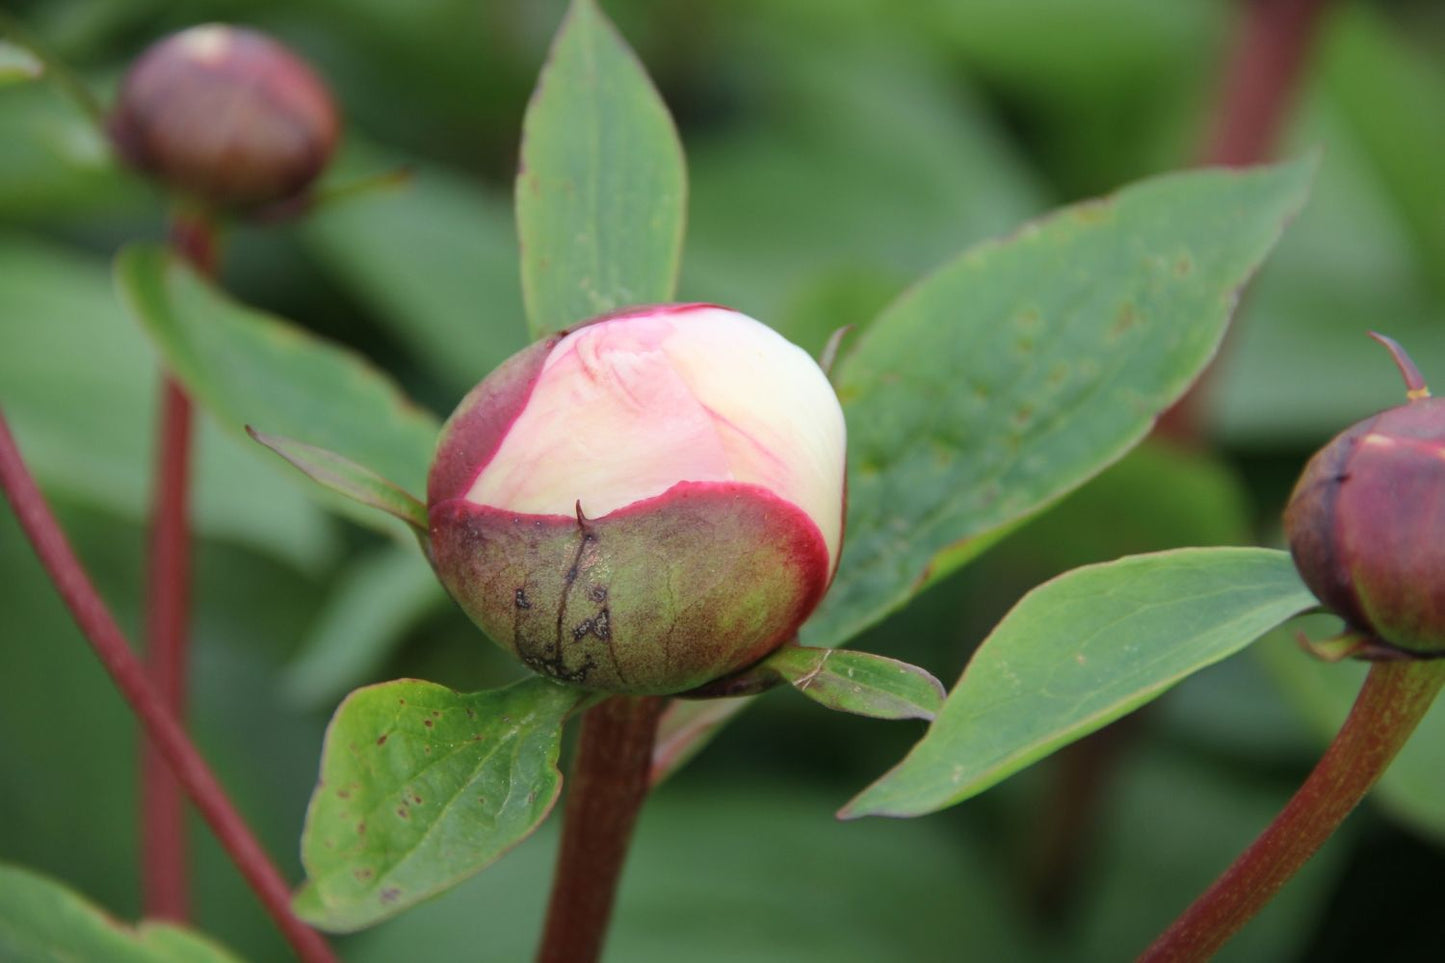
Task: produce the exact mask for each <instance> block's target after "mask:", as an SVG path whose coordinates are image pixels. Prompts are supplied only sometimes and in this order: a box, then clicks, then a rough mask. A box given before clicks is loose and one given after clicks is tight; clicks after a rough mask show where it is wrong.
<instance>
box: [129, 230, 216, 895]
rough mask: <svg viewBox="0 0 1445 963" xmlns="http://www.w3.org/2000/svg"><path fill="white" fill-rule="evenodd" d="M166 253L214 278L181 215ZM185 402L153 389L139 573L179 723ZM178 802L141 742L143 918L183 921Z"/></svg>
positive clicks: (208, 246)
mask: <svg viewBox="0 0 1445 963" xmlns="http://www.w3.org/2000/svg"><path fill="white" fill-rule="evenodd" d="M171 246H172V247H173V248H174V249H175V250H176V251H177V252H178V253H179V254H180V255H181V256H182V257H184V258H186V259H187V260H188V261H190V262H191V263H192V264H193V265H195V267H196V269H197V270H198V271H201V272H202V273H204V274H208V275H209V274H214V273H215V270H216V238H215V227H214V225H213V223H212V221H211V220H210V218H209V217H207V216H206V215H204V214H200V213H192V212H189V211H183V212H179V213H177V215H176V216H175V218H174V219H173V220H172V223H171ZM190 470H191V401H190V398H188V397H187V396H186V392H185V389H184V388H182V387H181V385H180V384H179V383H178V382H177V381H176V380H175V379H174V378H172V377H171V376H169V375H165V376H164V377H163V379H162V383H161V414H160V426H159V432H158V437H157V446H156V461H155V474H154V479H155V480H154V483H153V485H152V493H151V527H150V552H149V567H148V570H147V572H146V662H147V666H148V668H149V670H150V674H151V680H152V681H153V682H154V683H155V686H156V688H157V689H158V690H159V691H160V694H161V698H163V699H165V701H166V705H167V706H168V707H169V708H170V710H171V713H172V714H173V715H174V716H175V717H176V718H177V719H180V720H181V721H182V723H184V721H185V718H186V680H187V675H188V672H187V670H188V666H189V661H190V660H189V658H188V652H189V648H190V620H191V530H190V487H191V486H190ZM189 848H190V847H189V846H188V845H187V838H186V805H185V796H184V794H183V793H182V791H181V787H180V784H179V783H177V782H176V780H175V777H173V776H172V775H171V772H170V769H169V767H168V766H167V765H166V761H165V759H164V758H162V756H161V755H160V753H159V752H158V751H157V749H156V747H155V746H154V745H153V744H151V743H150V742H149V741H147V742H146V743H145V744H144V746H143V747H142V749H141V854H142V855H141V861H142V862H141V880H142V891H143V894H144V904H145V911H146V915H147V916H153V917H157V918H161V919H171V920H185V919H186V918H187V917H189V915H190V873H189V858H188V852H189Z"/></svg>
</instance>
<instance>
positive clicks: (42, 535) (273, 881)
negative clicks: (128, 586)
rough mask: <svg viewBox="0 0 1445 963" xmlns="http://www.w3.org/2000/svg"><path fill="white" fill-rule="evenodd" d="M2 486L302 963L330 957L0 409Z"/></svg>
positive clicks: (101, 652) (98, 650)
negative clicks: (85, 560)
mask: <svg viewBox="0 0 1445 963" xmlns="http://www.w3.org/2000/svg"><path fill="white" fill-rule="evenodd" d="M0 488H3V489H4V492H5V496H6V498H7V499H8V500H9V502H10V505H11V507H12V508H13V509H14V511H15V515H16V517H17V518H18V519H19V521H20V527H21V528H22V529H23V530H24V531H25V534H26V536H27V537H28V538H29V539H30V542H31V544H32V545H33V546H34V547H35V554H36V555H37V556H39V558H40V562H41V564H42V565H44V566H45V570H46V571H47V572H49V573H50V577H51V579H52V580H53V581H54V582H55V587H56V588H57V589H58V590H59V592H60V596H61V598H62V599H63V600H64V601H65V604H66V606H67V607H68V608H69V609H70V612H71V615H72V616H73V617H74V618H75V621H76V624H77V625H79V626H80V630H81V632H82V633H84V635H85V637H86V639H87V640H88V641H89V642H90V645H91V648H93V649H94V650H95V654H96V655H97V656H98V657H99V658H100V661H101V663H102V664H103V665H104V666H105V668H106V671H107V672H109V673H110V677H111V679H112V680H113V681H114V682H115V685H116V688H118V689H119V690H120V692H121V695H122V696H124V697H125V700H126V702H127V703H129V704H130V707H131V710H132V711H133V712H134V713H135V714H136V717H137V718H138V719H139V720H140V722H141V725H142V726H144V728H145V732H146V735H147V736H148V737H149V738H150V740H151V742H152V743H153V744H154V745H155V746H156V748H157V749H158V750H159V751H160V753H161V754H162V755H163V756H164V757H165V759H166V761H167V762H168V763H169V764H170V767H171V771H172V773H173V774H174V775H175V777H176V778H177V779H178V780H179V782H180V784H181V786H182V787H184V789H185V791H186V795H187V796H189V797H190V800H191V802H192V803H194V804H195V806H196V808H197V809H198V810H200V813H201V815H202V817H204V818H205V820H206V823H207V824H208V825H209V826H210V827H211V830H212V831H213V832H214V833H215V834H216V838H217V839H218V840H219V841H220V843H221V846H222V847H223V848H224V849H225V850H226V852H227V853H228V854H229V855H230V856H231V859H232V860H233V861H234V862H235V864H236V868H237V869H239V870H240V871H241V875H242V876H244V877H245V878H246V882H247V883H249V884H250V886H251V888H252V889H253V890H254V891H255V892H256V895H257V896H258V897H259V898H260V900H261V903H262V904H263V905H264V906H265V908H266V910H267V912H269V913H270V914H271V916H272V918H273V919H274V920H275V921H276V924H277V926H278V927H279V928H280V930H281V932H282V934H283V935H284V936H285V937H286V939H287V941H288V942H289V943H290V944H291V946H292V948H293V949H294V950H295V951H296V955H297V956H298V957H299V958H300V959H301V960H302V961H304V963H335V957H334V956H333V955H332V953H331V950H330V948H329V947H328V946H327V944H326V940H325V939H324V938H323V937H322V936H321V934H319V933H317V932H316V931H315V930H313V929H311V928H310V927H309V926H307V925H306V924H305V923H303V922H302V921H301V920H300V919H298V918H297V917H296V915H295V914H294V913H292V912H291V892H290V888H289V887H288V886H287V884H286V880H285V879H283V878H282V876H281V873H280V872H279V871H278V870H277V869H276V867H275V865H274V864H272V862H271V860H270V857H268V856H267V855H266V853H265V851H264V850H263V849H262V848H261V844H260V843H259V842H257V840H256V837H255V836H254V835H252V833H251V830H250V829H249V828H248V827H247V825H246V822H245V820H244V819H243V818H242V817H241V814H240V813H239V812H237V811H236V808H235V806H233V805H232V804H231V800H230V799H229V798H228V797H227V795H226V791H225V790H224V789H222V788H221V784H220V783H219V782H217V781H216V777H215V776H214V775H213V774H212V773H211V770H210V769H209V767H207V765H206V762H205V760H204V759H203V758H202V757H201V754H200V752H199V751H197V749H196V747H195V746H194V745H193V744H192V743H191V741H190V739H189V737H188V736H187V735H186V732H185V730H184V729H183V728H182V727H181V724H180V722H179V721H178V720H177V719H176V717H175V714H174V713H172V712H171V710H170V708H169V706H168V705H167V704H166V701H165V699H164V698H163V697H162V696H161V693H160V691H159V690H158V689H157V688H156V686H155V685H154V683H152V681H151V679H150V678H149V676H148V674H147V672H146V668H145V666H144V665H143V664H142V663H141V661H140V659H139V658H137V657H136V655H135V653H134V652H133V651H132V650H131V647H130V644H129V643H128V642H127V641H126V638H125V635H124V634H123V633H122V632H121V630H120V627H119V626H117V625H116V622H115V619H114V617H113V616H112V615H111V614H110V610H109V609H108V608H106V605H105V602H104V601H103V600H102V599H101V597H100V595H99V593H98V592H96V590H95V586H94V585H92V584H91V582H90V579H89V578H88V577H87V576H86V574H85V570H84V568H83V567H82V566H81V564H80V560H79V559H78V558H76V556H75V552H74V550H73V549H71V547H70V544H69V542H67V541H66V538H65V534H64V533H63V532H62V531H61V529H60V526H59V524H58V523H57V522H56V520H55V516H54V514H52V513H51V511H50V506H49V505H47V504H46V502H45V498H44V496H43V495H41V493H40V489H39V487H38V486H37V485H36V484H35V479H34V478H33V477H32V476H31V474H30V471H29V469H27V468H26V467H25V462H24V460H23V459H22V458H21V456H20V450H19V448H18V447H17V446H16V444H15V439H14V437H13V436H12V435H11V434H10V426H9V424H8V423H7V422H6V420H5V416H4V413H3V412H0Z"/></svg>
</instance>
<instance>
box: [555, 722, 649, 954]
mask: <svg viewBox="0 0 1445 963" xmlns="http://www.w3.org/2000/svg"><path fill="white" fill-rule="evenodd" d="M666 701H667V700H665V699H663V698H661V697H658V696H613V697H612V698H610V699H607V700H606V701H604V702H602V703H599V704H598V705H596V706H594V707H593V708H591V709H589V710H587V714H586V715H584V716H583V717H582V734H581V737H580V738H579V739H578V742H577V755H576V757H575V758H574V759H573V761H572V777H571V780H570V781H569V784H568V786H569V788H568V791H567V815H566V820H565V822H564V824H563V827H562V844H561V847H560V848H559V849H558V852H557V868H556V872H555V875H554V876H553V878H552V899H551V902H550V903H549V904H548V906H547V923H546V927H545V929H544V930H543V933H542V947H541V949H540V950H539V951H538V953H537V961H538V963H595V961H596V960H598V959H599V958H600V957H601V955H602V943H603V940H604V939H605V938H606V936H607V924H608V922H609V920H610V919H611V917H612V904H613V901H614V899H615V897H616V895H617V883H618V880H619V879H620V878H621V876H622V864H623V862H624V861H625V860H626V858H627V846H628V842H629V841H630V840H631V838H632V827H633V826H634V825H635V824H636V822H637V814H638V812H639V811H640V810H641V809H642V803H643V801H644V800H645V799H646V798H647V789H648V775H649V772H650V770H651V767H652V745H653V741H654V740H655V739H656V738H657V720H658V718H659V717H660V716H661V715H662V709H663V706H664V705H665V704H666Z"/></svg>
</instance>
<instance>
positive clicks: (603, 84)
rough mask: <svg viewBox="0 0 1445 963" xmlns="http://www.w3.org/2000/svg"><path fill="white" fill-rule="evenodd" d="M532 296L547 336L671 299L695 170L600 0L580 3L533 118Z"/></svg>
mask: <svg viewBox="0 0 1445 963" xmlns="http://www.w3.org/2000/svg"><path fill="white" fill-rule="evenodd" d="M516 189H517V230H518V234H519V235H520V237H521V242H522V297H523V301H524V303H525V304H526V306H527V317H528V320H529V323H530V326H531V330H532V334H533V336H535V337H541V336H543V335H545V334H548V333H550V332H552V331H557V330H560V329H562V328H565V327H567V326H569V325H571V324H575V323H576V322H578V321H582V320H585V319H587V318H590V317H593V316H594V315H598V314H605V313H607V312H608V311H614V310H616V309H618V308H621V307H625V306H627V305H632V304H647V303H655V302H660V301H670V300H672V297H673V291H674V289H675V287H676V284H677V272H678V266H679V264H680V261H681V258H682V235H683V222H684V217H685V209H684V204H685V198H686V194H687V174H686V168H685V166H684V162H683V157H682V145H681V144H680V143H679V142H678V139H677V131H676V129H675V128H674V127H673V124H672V118H671V116H669V114H668V112H667V107H666V106H665V105H664V104H663V102H662V99H661V98H660V97H659V96H658V94H657V90H656V89H655V88H654V87H653V86H652V81H651V80H649V79H648V76H647V72H646V71H645V70H644V69H643V67H642V64H641V63H639V62H638V60H637V57H636V55H635V54H633V52H632V51H631V50H630V49H629V48H628V47H627V44H626V42H625V41H624V40H623V39H622V37H621V36H619V35H618V33H617V29H616V28H615V27H613V26H612V24H611V23H610V22H609V21H608V20H607V18H606V17H605V16H604V15H603V13H602V12H601V11H600V10H599V9H598V8H597V5H596V3H594V2H593V0H573V2H572V5H571V7H570V8H569V9H568V11H567V16H566V18H565V19H564V20H563V21H562V26H561V28H560V29H559V30H558V32H557V37H556V39H555V40H554V41H553V43H552V50H551V54H550V56H549V58H548V61H547V64H546V66H545V67H544V68H543V69H542V75H541V77H540V78H539V79H538V81H537V89H536V91H535V93H534V94H533V95H532V101H531V103H530V104H528V106H527V114H526V117H525V119H524V120H523V123H522V160H521V167H520V170H519V171H518V173H517V188H516Z"/></svg>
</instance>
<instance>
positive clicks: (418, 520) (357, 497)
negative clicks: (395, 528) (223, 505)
mask: <svg viewBox="0 0 1445 963" xmlns="http://www.w3.org/2000/svg"><path fill="white" fill-rule="evenodd" d="M246 433H247V434H248V435H250V436H251V437H252V438H254V439H256V441H257V442H259V443H260V444H262V445H265V446H266V447H267V448H269V449H271V450H272V451H274V452H275V453H276V454H278V455H280V456H281V457H282V458H284V459H286V460H287V461H288V462H290V463H291V464H292V465H294V466H296V468H297V469H299V470H300V471H301V473H302V474H304V475H305V476H306V477H307V478H310V479H311V480H312V481H314V482H316V483H317V484H318V485H321V486H322V487H323V488H326V489H328V490H330V491H333V492H336V493H337V494H338V495H342V496H344V497H346V498H349V499H351V500H352V501H354V502H356V503H358V504H361V505H365V506H367V507H368V508H375V509H377V510H378V511H383V512H386V513H387V514H388V515H391V516H392V517H394V518H399V519H401V520H402V521H404V522H406V523H407V524H408V525H410V526H411V527H412V528H414V529H416V530H417V531H418V532H421V533H425V532H426V530H427V514H426V505H425V504H424V503H423V502H422V501H421V499H419V498H417V497H416V496H415V495H413V494H412V493H411V492H408V491H405V490H403V489H401V488H400V487H398V486H397V485H396V484H395V483H393V482H390V481H387V480H386V479H385V478H382V477H381V476H380V475H378V474H377V473H376V472H374V471H372V470H370V469H369V468H363V467H362V466H360V465H358V464H357V463H356V462H354V461H352V460H350V459H349V458H343V457H341V456H340V455H338V454H336V452H334V451H327V450H326V449H325V448H317V447H316V446H315V445H308V444H306V443H305V442H300V441H295V440H294V439H291V438H282V437H281V436H280V435H268V434H266V433H265V432H263V431H258V430H256V429H255V428H252V427H251V426H250V425H247V426H246Z"/></svg>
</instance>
